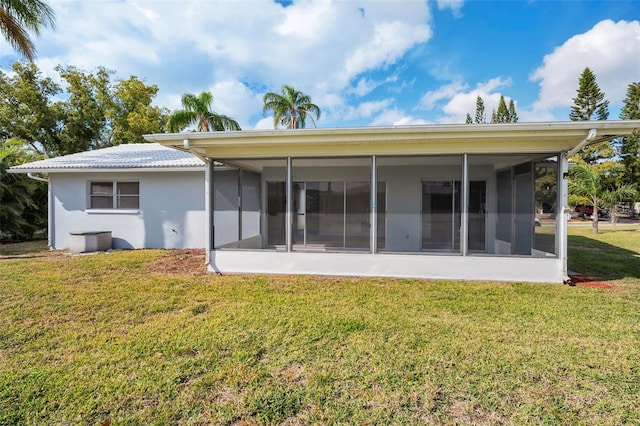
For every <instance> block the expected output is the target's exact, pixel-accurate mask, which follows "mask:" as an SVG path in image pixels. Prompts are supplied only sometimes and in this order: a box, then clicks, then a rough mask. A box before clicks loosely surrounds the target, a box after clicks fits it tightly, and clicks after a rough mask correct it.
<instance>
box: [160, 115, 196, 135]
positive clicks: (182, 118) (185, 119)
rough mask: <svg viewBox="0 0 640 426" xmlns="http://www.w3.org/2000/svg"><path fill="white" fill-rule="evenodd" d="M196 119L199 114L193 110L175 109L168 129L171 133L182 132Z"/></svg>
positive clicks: (170, 117)
mask: <svg viewBox="0 0 640 426" xmlns="http://www.w3.org/2000/svg"><path fill="white" fill-rule="evenodd" d="M196 120H197V116H196V114H195V113H194V112H193V111H188V110H186V109H181V110H177V111H174V112H173V114H171V115H170V116H169V120H168V121H167V130H168V131H169V132H171V133H176V132H180V131H182V130H184V129H185V128H186V127H188V126H189V125H191V124H193V123H194V122H195V121H196Z"/></svg>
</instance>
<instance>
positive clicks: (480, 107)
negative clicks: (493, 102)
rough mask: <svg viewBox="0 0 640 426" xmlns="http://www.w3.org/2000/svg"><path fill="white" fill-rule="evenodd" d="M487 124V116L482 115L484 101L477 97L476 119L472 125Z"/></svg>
mask: <svg viewBox="0 0 640 426" xmlns="http://www.w3.org/2000/svg"><path fill="white" fill-rule="evenodd" d="M486 122H487V116H486V115H485V113H484V101H483V100H482V98H481V97H480V95H478V97H477V98H476V119H475V121H474V123H476V124H485V123H486Z"/></svg>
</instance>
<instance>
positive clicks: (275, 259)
mask: <svg viewBox="0 0 640 426" xmlns="http://www.w3.org/2000/svg"><path fill="white" fill-rule="evenodd" d="M562 263H563V262H562V259H557V258H539V257H538V258H533V257H493V256H464V257H463V256H451V255H439V256H438V255H435V256H434V255H423V254H368V253H313V252H290V253H286V252H276V251H266V250H262V251H251V252H247V251H237V250H227V251H225V250H218V251H212V252H211V255H210V266H209V268H210V270H211V271H215V272H222V273H234V272H240V273H268V274H318V275H346V276H379V277H406V278H434V279H456V280H491V281H525V282H548V283H562V282H563V281H564V279H565V277H564V274H563V272H562Z"/></svg>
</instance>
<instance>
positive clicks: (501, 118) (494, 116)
mask: <svg viewBox="0 0 640 426" xmlns="http://www.w3.org/2000/svg"><path fill="white" fill-rule="evenodd" d="M486 122H487V117H486V115H485V107H484V100H483V99H482V97H481V96H480V95H478V96H477V97H476V115H475V120H472V119H471V115H470V114H468V113H467V118H466V120H465V123H466V124H471V123H475V124H486ZM517 122H518V114H517V113H516V106H515V103H514V102H513V99H511V100H510V101H509V107H508V108H507V103H506V101H505V100H504V96H503V95H501V96H500V101H499V102H498V109H497V110H495V109H494V110H493V111H491V123H517Z"/></svg>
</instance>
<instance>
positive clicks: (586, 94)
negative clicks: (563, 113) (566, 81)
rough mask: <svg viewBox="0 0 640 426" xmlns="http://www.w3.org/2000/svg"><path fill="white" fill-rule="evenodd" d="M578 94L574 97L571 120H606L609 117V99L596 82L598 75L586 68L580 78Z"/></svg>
mask: <svg viewBox="0 0 640 426" xmlns="http://www.w3.org/2000/svg"><path fill="white" fill-rule="evenodd" d="M577 92H578V95H577V96H576V97H575V98H572V99H573V106H572V107H571V113H570V114H569V118H570V119H571V121H589V120H606V119H607V118H609V109H608V107H609V101H607V100H605V99H604V93H603V92H602V91H601V90H600V86H598V83H597V82H596V75H595V74H594V73H593V71H591V70H590V69H589V68H585V69H584V71H582V74H580V79H579V80H578V90H577Z"/></svg>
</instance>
